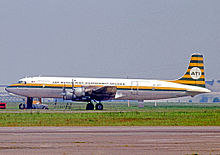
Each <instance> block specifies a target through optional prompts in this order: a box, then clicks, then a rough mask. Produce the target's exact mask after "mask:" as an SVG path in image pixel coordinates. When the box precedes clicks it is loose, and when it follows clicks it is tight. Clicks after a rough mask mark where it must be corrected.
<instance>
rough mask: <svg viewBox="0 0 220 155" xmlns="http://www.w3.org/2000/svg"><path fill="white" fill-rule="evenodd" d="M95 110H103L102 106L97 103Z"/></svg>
mask: <svg viewBox="0 0 220 155" xmlns="http://www.w3.org/2000/svg"><path fill="white" fill-rule="evenodd" d="M95 109H96V110H103V105H102V104H101V103H97V104H96V105H95Z"/></svg>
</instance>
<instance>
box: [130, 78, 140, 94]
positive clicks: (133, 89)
mask: <svg viewBox="0 0 220 155" xmlns="http://www.w3.org/2000/svg"><path fill="white" fill-rule="evenodd" d="M138 91H139V89H138V81H131V94H132V95H138Z"/></svg>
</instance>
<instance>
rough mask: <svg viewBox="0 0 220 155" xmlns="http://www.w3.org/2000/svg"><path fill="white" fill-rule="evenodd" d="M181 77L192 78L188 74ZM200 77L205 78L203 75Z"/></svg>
mask: <svg viewBox="0 0 220 155" xmlns="http://www.w3.org/2000/svg"><path fill="white" fill-rule="evenodd" d="M182 78H190V79H192V77H191V76H190V75H184V76H183V77H182ZM200 78H205V75H201V77H200Z"/></svg>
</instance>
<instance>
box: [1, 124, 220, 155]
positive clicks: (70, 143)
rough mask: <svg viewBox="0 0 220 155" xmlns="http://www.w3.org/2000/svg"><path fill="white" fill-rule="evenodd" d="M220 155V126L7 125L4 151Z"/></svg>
mask: <svg viewBox="0 0 220 155" xmlns="http://www.w3.org/2000/svg"><path fill="white" fill-rule="evenodd" d="M193 153H194V154H195V153H197V154H220V127H3V128H0V154H13V155H15V154H65V155H67V154H80V155H82V154H86V155H87V154H92V155H96V154H97V155H104V154H105V155H106V154H126V155H127V154H164V155H167V154H175V155H176V154H193Z"/></svg>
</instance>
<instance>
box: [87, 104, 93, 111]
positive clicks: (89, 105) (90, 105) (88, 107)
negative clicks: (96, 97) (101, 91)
mask: <svg viewBox="0 0 220 155" xmlns="http://www.w3.org/2000/svg"><path fill="white" fill-rule="evenodd" d="M86 110H94V105H93V104H92V103H88V104H87V105H86Z"/></svg>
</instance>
